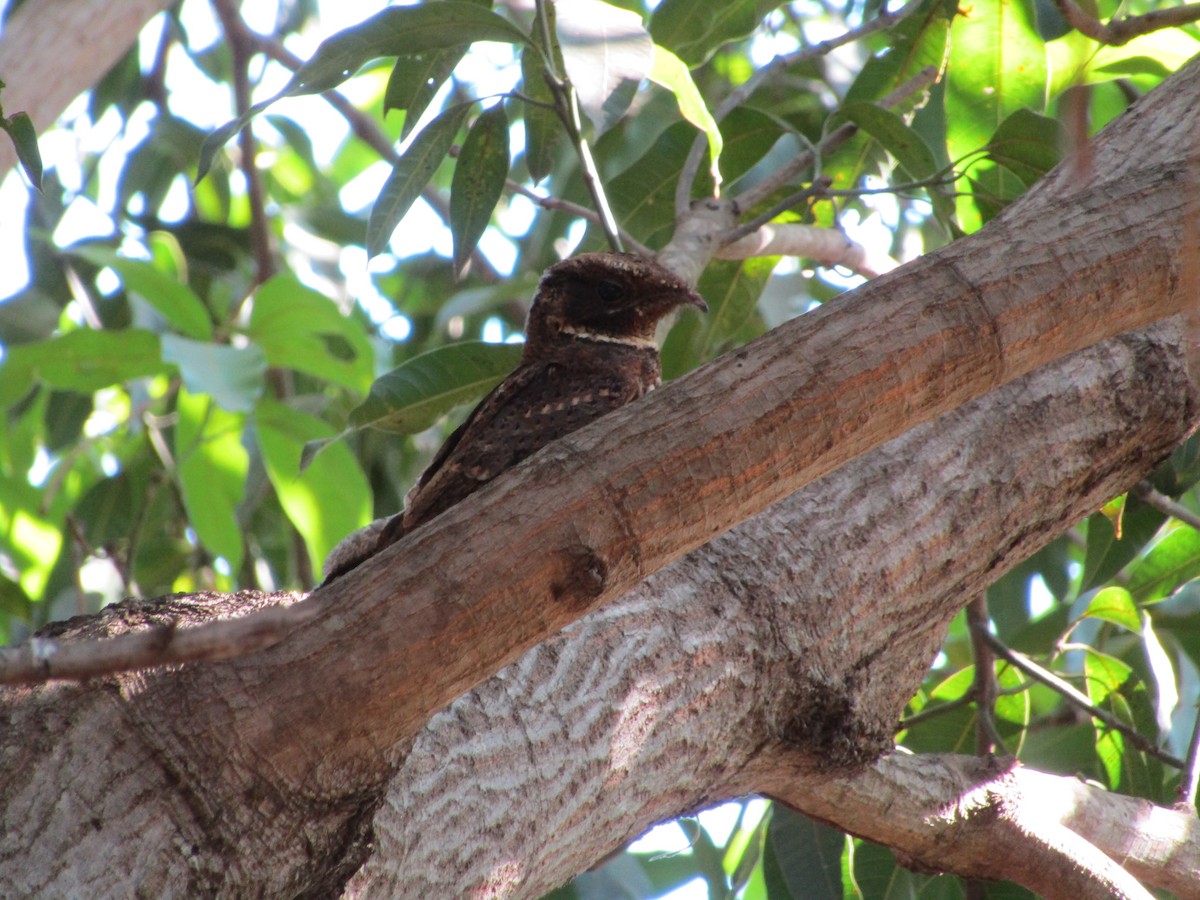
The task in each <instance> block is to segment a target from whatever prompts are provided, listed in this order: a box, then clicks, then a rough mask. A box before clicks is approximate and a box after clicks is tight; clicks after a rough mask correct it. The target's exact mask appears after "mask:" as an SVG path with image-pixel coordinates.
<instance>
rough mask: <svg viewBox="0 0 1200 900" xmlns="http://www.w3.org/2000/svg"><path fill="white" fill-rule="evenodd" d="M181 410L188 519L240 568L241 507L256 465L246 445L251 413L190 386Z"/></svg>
mask: <svg viewBox="0 0 1200 900" xmlns="http://www.w3.org/2000/svg"><path fill="white" fill-rule="evenodd" d="M176 409H177V412H178V420H177V424H176V426H175V446H174V452H175V471H176V474H177V476H178V478H179V487H180V490H181V492H182V495H183V505H184V507H185V508H186V509H187V514H188V521H189V522H190V523H191V526H192V528H193V529H195V532H196V536H197V537H198V538H199V539H200V542H201V543H202V544H203V545H204V546H205V547H207V548H208V550H209V551H210V552H212V553H213V554H215V555H217V556H223V557H224V558H225V559H226V560H227V561H228V562H229V565H230V567H231V568H233V569H234V570H235V571H236V570H237V568H238V566H240V565H241V563H242V554H243V543H242V529H241V527H240V526H239V525H238V521H237V507H238V504H239V503H241V501H242V497H243V496H244V493H245V487H246V473H247V472H248V471H249V467H250V455H249V453H248V452H247V451H246V448H245V447H244V446H243V444H242V428H243V424H244V422H245V416H243V415H241V414H238V413H231V412H226V411H225V410H224V409H222V408H221V407H220V406H218V405H217V403H216V402H215V401H214V400H213V399H212V398H211V397H206V396H204V395H202V394H194V393H192V392H190V391H188V390H181V391H180V392H179V397H178V400H177V404H176Z"/></svg>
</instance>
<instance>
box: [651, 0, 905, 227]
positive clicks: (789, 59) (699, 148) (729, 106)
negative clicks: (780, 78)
mask: <svg viewBox="0 0 1200 900" xmlns="http://www.w3.org/2000/svg"><path fill="white" fill-rule="evenodd" d="M920 5H921V4H920V2H919V0H909V2H908V3H906V4H904V6H902V7H900V8H899V9H898V10H896V11H895V12H892V13H889V12H882V13H880V14H879V15H878V16H876V17H875V18H874V19H872V20H871V21H870V22H865V23H864V24H862V25H860V26H859V27H858V28H852V29H850V30H849V31H847V32H845V33H843V34H840V35H838V36H837V37H834V38H830V39H829V40H827V41H821V42H820V43H817V44H813V45H811V46H809V47H802V48H801V49H799V50H795V51H793V52H792V53H786V54H783V55H782V56H777V57H775V59H773V60H771V62H769V63H767V64H766V65H765V66H763V67H762V68H760V69H758V70H757V71H756V72H755V73H754V74H753V75H751V76H750V77H749V78H748V79H746V81H744V82H743V83H742V84H740V85H739V86H738V87H737V89H736V90H734V91H733V92H731V93H730V94H729V96H727V97H726V98H725V99H724V100H722V101H721V103H720V104H718V105H717V107H716V109H714V110H713V117H714V118H715V119H716V120H717V121H718V122H720V121H721V120H722V119H724V118H725V117H726V116H727V115H729V113H730V112H731V111H732V110H734V109H737V108H738V107H739V106H741V105H742V104H743V103H745V102H746V100H747V99H749V97H750V95H751V94H753V93H754V92H755V91H756V90H758V88H759V87H760V86H761V85H762V83H763V82H764V81H766V80H767V79H769V78H774V77H776V76H777V75H778V74H779V73H781V72H784V71H786V70H787V69H789V68H791V67H792V66H794V65H797V64H799V63H802V62H804V61H806V60H809V59H817V58H818V57H821V56H827V55H828V54H829V53H831V52H832V51H834V50H836V49H837V48H838V47H842V46H845V45H846V44H849V43H852V42H854V41H857V40H858V39H859V38H862V37H866V36H867V35H868V34H874V33H875V32H876V31H882V30H883V29H885V28H891V27H892V26H893V25H895V24H896V23H897V22H899V21H901V20H902V19H904V18H905V17H906V16H908V14H909V13H911V12H912V11H913V10H915V9H916V8H917V7H918V6H920ZM707 147H708V142H707V140H705V137H704V135H702V134H701V135H697V136H696V139H695V141H693V142H692V149H691V151H690V152H689V153H688V156H687V160H686V161H685V162H684V164H683V169H682V171H681V172H680V175H679V181H678V182H676V185H675V215H676V217H678V216H682V215H684V214H685V213H686V212H687V211H688V207H689V204H690V203H691V197H692V185H693V184H694V183H695V181H696V175H697V174H698V173H699V172H700V161H701V160H702V159H703V158H704V151H705V149H706V148H707Z"/></svg>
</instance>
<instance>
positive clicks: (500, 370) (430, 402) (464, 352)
mask: <svg viewBox="0 0 1200 900" xmlns="http://www.w3.org/2000/svg"><path fill="white" fill-rule="evenodd" d="M520 359H521V347H520V346H519V345H515V344H486V343H483V342H482V341H478V342H476V341H464V342H462V343H458V344H451V345H449V346H446V347H438V348H436V349H434V350H429V351H427V352H425V353H422V354H420V355H419V356H414V357H413V358H412V359H410V360H408V361H407V362H405V363H404V364H403V365H401V366H399V367H397V368H395V369H393V370H392V371H391V372H388V373H387V374H386V375H384V376H383V377H382V378H379V379H378V380H377V381H376V382H375V383H374V384H373V385H371V392H370V394H369V395H368V396H367V399H366V400H364V401H363V402H362V403H361V404H360V405H359V406H358V407H356V408H355V409H354V410H353V411H352V412H351V413H350V424H351V425H352V426H354V427H355V428H363V427H365V426H368V425H370V426H372V427H374V428H382V429H383V430H385V431H396V432H400V433H402V434H414V433H416V432H418V431H424V430H425V429H426V428H428V427H429V426H431V425H432V424H433V423H434V422H436V421H437V420H438V417H440V416H441V415H443V414H444V413H446V412H448V411H450V410H451V409H453V408H454V407H455V406H458V405H459V404H461V403H469V402H471V401H473V400H477V399H478V398H480V397H482V396H483V395H484V394H486V393H487V392H488V391H490V390H491V389H492V388H493V387H495V386H496V385H497V384H499V383H500V381H501V380H502V379H503V378H504V376H506V375H507V374H508V373H509V372H511V371H512V370H513V369H514V368H516V365H517V363H518V362H519V361H520Z"/></svg>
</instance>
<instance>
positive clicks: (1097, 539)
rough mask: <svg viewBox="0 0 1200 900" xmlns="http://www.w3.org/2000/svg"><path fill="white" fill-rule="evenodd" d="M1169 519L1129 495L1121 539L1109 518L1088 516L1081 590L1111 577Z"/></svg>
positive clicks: (1096, 585)
mask: <svg viewBox="0 0 1200 900" xmlns="http://www.w3.org/2000/svg"><path fill="white" fill-rule="evenodd" d="M1166 519H1167V517H1166V516H1165V515H1163V514H1162V513H1160V512H1159V511H1158V510H1156V509H1154V508H1153V507H1151V506H1148V505H1147V504H1145V503H1143V502H1142V501H1140V500H1138V499H1137V498H1136V497H1130V498H1129V499H1128V500H1127V501H1126V503H1125V511H1124V513H1123V514H1122V516H1121V522H1122V526H1121V538H1120V540H1118V539H1117V537H1116V534H1115V532H1114V531H1113V526H1112V523H1111V522H1110V521H1109V520H1108V519H1106V518H1104V516H1102V515H1099V514H1095V515H1092V516H1090V517H1088V520H1087V523H1088V525H1087V555H1086V557H1085V559H1084V563H1083V579H1082V581H1081V582H1080V585H1079V590H1080V591H1081V592H1082V591H1090V590H1091V589H1092V588H1095V587H1099V586H1100V585H1102V584H1104V583H1105V582H1107V581H1109V580H1111V579H1112V577H1113V576H1114V575H1116V574H1117V573H1118V572H1119V571H1121V569H1123V568H1124V567H1125V566H1126V565H1127V564H1128V563H1130V562H1132V561H1133V559H1134V557H1136V556H1137V555H1138V554H1139V553H1141V552H1142V550H1143V548H1145V546H1146V545H1147V544H1148V543H1149V542H1150V540H1151V539H1152V538H1153V537H1154V535H1155V534H1156V533H1157V532H1158V529H1159V528H1160V527H1161V526H1162V524H1163V522H1165V521H1166Z"/></svg>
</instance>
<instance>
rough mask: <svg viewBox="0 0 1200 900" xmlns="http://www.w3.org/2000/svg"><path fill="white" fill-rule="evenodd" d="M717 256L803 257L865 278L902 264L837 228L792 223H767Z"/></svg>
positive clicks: (723, 249)
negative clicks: (838, 267)
mask: <svg viewBox="0 0 1200 900" xmlns="http://www.w3.org/2000/svg"><path fill="white" fill-rule="evenodd" d="M715 255H716V256H717V258H718V259H751V258H753V257H758V256H800V257H804V258H806V259H811V260H813V261H814V262H816V263H817V264H818V265H822V266H829V267H834V266H842V267H844V268H847V269H849V270H850V271H852V272H855V273H857V274H859V275H862V276H863V277H864V278H876V277H878V276H879V275H882V274H883V273H885V272H890V271H891V270H892V269H894V268H896V266H897V265H898V263H897V262H896V261H895V260H894V259H892V258H891V257H889V256H881V255H878V254H872V253H871V252H870V251H868V250H867V249H866V248H865V247H863V246H862V245H861V244H858V243H856V242H854V241H852V240H850V238H848V237H846V235H845V234H844V233H843V232H841V231H838V230H837V229H836V228H819V227H817V226H816V225H800V224H792V223H785V224H782V225H763V226H762V227H761V228H759V229H758V230H757V231H755V232H754V233H753V234H748V235H746V236H745V237H742V238H739V239H738V240H736V241H734V242H733V243H731V244H726V245H725V246H723V247H719V248H718V249H717V252H716V254H715Z"/></svg>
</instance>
